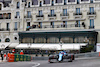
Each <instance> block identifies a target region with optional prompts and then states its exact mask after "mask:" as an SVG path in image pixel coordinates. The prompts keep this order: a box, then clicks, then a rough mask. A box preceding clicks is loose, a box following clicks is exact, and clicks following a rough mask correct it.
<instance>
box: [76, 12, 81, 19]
mask: <svg viewBox="0 0 100 67" xmlns="http://www.w3.org/2000/svg"><path fill="white" fill-rule="evenodd" d="M74 18H75V19H81V18H82V13H74Z"/></svg>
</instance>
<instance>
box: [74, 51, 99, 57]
mask: <svg viewBox="0 0 100 67" xmlns="http://www.w3.org/2000/svg"><path fill="white" fill-rule="evenodd" d="M75 57H76V58H81V57H99V52H91V53H81V54H75Z"/></svg>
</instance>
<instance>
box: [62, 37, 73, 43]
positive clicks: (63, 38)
mask: <svg viewBox="0 0 100 67" xmlns="http://www.w3.org/2000/svg"><path fill="white" fill-rule="evenodd" d="M60 41H62V42H63V43H73V38H72V37H62V38H61V40H60Z"/></svg>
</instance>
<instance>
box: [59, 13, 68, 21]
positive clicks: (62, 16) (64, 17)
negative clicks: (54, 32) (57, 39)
mask: <svg viewBox="0 0 100 67" xmlns="http://www.w3.org/2000/svg"><path fill="white" fill-rule="evenodd" d="M60 16H61V19H62V20H66V19H68V17H69V14H68V13H67V14H60Z"/></svg>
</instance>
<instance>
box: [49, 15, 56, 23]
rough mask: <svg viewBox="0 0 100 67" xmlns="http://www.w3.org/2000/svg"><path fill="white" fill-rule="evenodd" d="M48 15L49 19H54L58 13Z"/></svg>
mask: <svg viewBox="0 0 100 67" xmlns="http://www.w3.org/2000/svg"><path fill="white" fill-rule="evenodd" d="M48 17H49V20H51V21H53V20H55V19H56V14H50V15H48Z"/></svg>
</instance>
